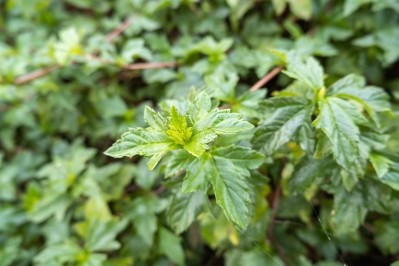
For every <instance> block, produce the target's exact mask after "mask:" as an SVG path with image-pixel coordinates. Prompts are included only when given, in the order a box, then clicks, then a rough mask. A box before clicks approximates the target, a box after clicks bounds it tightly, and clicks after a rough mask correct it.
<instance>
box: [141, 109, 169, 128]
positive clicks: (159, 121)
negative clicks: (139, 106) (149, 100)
mask: <svg viewBox="0 0 399 266" xmlns="http://www.w3.org/2000/svg"><path fill="white" fill-rule="evenodd" d="M144 120H145V122H146V123H147V124H148V125H149V126H150V127H152V128H154V129H155V130H158V131H162V130H165V131H166V130H167V128H168V124H167V121H166V119H165V118H164V117H163V116H162V115H161V114H160V113H158V112H155V111H154V110H153V109H152V108H151V107H148V106H146V107H145V109H144Z"/></svg>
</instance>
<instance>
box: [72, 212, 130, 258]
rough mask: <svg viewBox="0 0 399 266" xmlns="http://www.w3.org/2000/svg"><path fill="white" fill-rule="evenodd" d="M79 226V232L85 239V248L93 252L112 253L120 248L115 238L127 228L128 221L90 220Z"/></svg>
mask: <svg viewBox="0 0 399 266" xmlns="http://www.w3.org/2000/svg"><path fill="white" fill-rule="evenodd" d="M79 225H80V227H78V231H79V233H80V234H81V235H83V237H84V238H85V240H86V242H85V246H86V247H87V249H88V250H90V251H91V252H97V251H112V250H115V249H118V248H119V247H120V244H119V242H117V241H116V240H115V238H116V236H117V235H118V234H119V233H120V232H121V231H122V230H123V229H124V228H125V227H126V225H127V221H126V220H121V221H116V220H111V221H107V222H103V221H99V220H90V221H88V222H86V223H85V224H79Z"/></svg>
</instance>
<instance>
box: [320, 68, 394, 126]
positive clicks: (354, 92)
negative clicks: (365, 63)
mask: <svg viewBox="0 0 399 266" xmlns="http://www.w3.org/2000/svg"><path fill="white" fill-rule="evenodd" d="M365 84H366V82H365V79H364V78H363V77H361V76H358V75H355V74H350V75H347V76H345V77H344V78H342V79H340V80H338V81H336V82H335V83H334V84H333V85H332V86H331V87H330V89H329V90H328V91H329V95H334V96H336V97H340V98H344V99H349V100H353V101H355V102H357V103H359V104H360V105H362V106H363V108H364V109H365V110H366V112H367V113H368V114H369V115H370V117H371V118H372V119H373V120H374V121H375V122H376V123H377V125H378V124H379V121H378V119H377V116H376V113H377V112H382V111H387V110H389V108H390V104H389V97H388V95H387V94H386V93H385V92H384V90H382V89H381V88H378V87H374V86H365Z"/></svg>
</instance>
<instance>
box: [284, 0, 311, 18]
mask: <svg viewBox="0 0 399 266" xmlns="http://www.w3.org/2000/svg"><path fill="white" fill-rule="evenodd" d="M288 1H289V3H290V9H291V11H292V13H294V15H296V16H297V17H299V18H302V19H305V20H309V19H310V18H311V16H312V0H288Z"/></svg>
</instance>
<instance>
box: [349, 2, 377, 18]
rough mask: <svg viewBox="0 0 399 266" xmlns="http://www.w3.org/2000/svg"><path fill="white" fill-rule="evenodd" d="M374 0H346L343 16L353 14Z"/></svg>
mask: <svg viewBox="0 0 399 266" xmlns="http://www.w3.org/2000/svg"><path fill="white" fill-rule="evenodd" d="M373 1H374V0H346V1H345V5H344V16H348V15H350V14H352V13H353V12H355V11H356V10H357V9H358V8H359V7H361V6H362V5H365V4H368V3H371V2H373Z"/></svg>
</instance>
